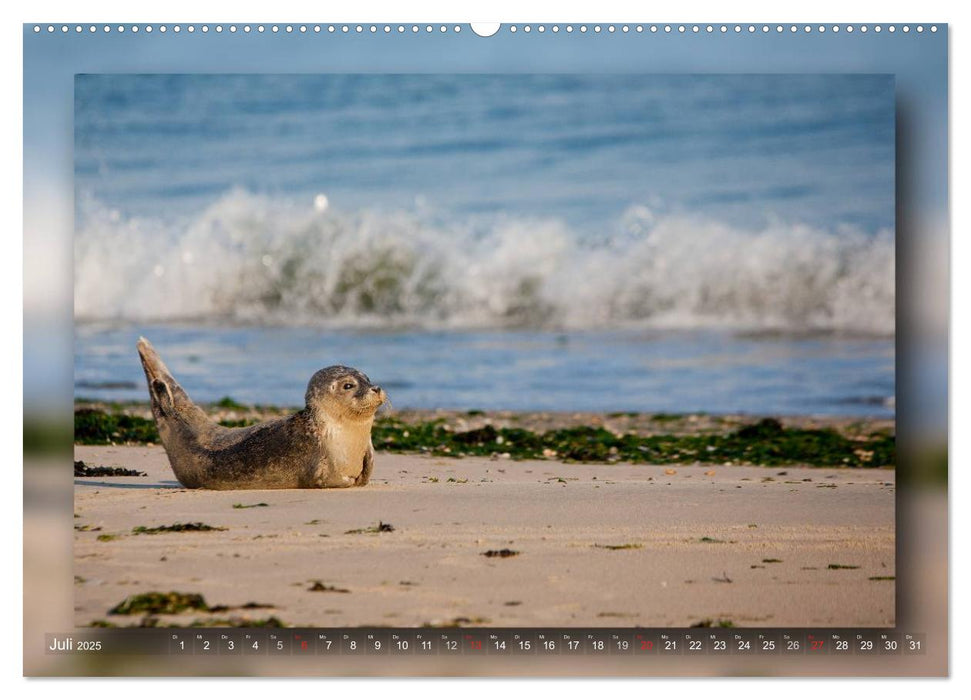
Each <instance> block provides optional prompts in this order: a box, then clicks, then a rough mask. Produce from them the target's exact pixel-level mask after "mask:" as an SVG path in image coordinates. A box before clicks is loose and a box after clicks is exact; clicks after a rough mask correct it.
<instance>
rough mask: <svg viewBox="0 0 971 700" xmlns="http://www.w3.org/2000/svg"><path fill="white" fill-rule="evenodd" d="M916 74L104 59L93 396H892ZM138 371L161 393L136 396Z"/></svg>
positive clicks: (82, 370) (878, 400)
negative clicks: (379, 70) (165, 383)
mask: <svg viewBox="0 0 971 700" xmlns="http://www.w3.org/2000/svg"><path fill="white" fill-rule="evenodd" d="M893 104H894V90H893V80H892V77H890V76H868V75H848V76H832V75H826V76H813V75H782V76H752V75H742V76H691V75H683V76H682V75H678V76H674V75H672V76H650V75H611V76H604V75H545V76H521V75H517V76H503V75H498V76H490V75H407V76H403V75H402V76H395V75H301V76H251V75H240V76H206V75H173V76H166V75H162V76H146V75H79V76H78V77H77V79H76V85H75V181H76V203H77V204H76V234H75V282H74V284H75V320H76V324H77V334H76V338H77V342H76V362H75V375H76V376H75V379H76V385H77V387H76V394H77V395H79V396H98V397H101V398H142V394H143V392H142V391H141V379H140V376H139V372H140V370H139V367H138V364H137V357H136V355H135V353H134V350H133V344H134V340H135V339H136V338H137V336H138V334H139V333H144V334H145V335H147V336H148V337H149V338H150V339H151V340H152V341H153V342H155V343H156V345H157V346H158V348H159V350H160V352H162V354H163V357H166V358H167V359H168V360H169V361H170V364H171V365H172V369H173V371H176V370H178V371H179V372H181V374H182V375H184V376H185V377H186V379H185V382H186V385H187V388H189V390H190V392H191V393H192V394H193V396H195V397H196V398H198V399H199V400H212V399H217V398H219V397H221V396H224V395H231V396H233V397H234V398H237V399H238V400H242V401H253V402H264V403H280V404H295V403H299V402H300V398H301V397H302V393H303V389H304V386H305V383H306V380H307V379H308V378H309V376H310V373H312V372H313V371H314V370H315V369H317V368H319V367H320V366H323V365H325V364H331V363H335V362H344V363H348V364H354V365H356V366H358V367H360V368H361V369H363V370H364V371H365V372H367V373H369V374H370V375H371V376H372V379H375V380H376V381H380V382H382V383H384V384H385V385H386V386H387V387H388V389H389V392H390V393H391V395H392V398H393V400H394V401H395V404H396V405H398V406H403V407H404V406H409V407H438V406H440V407H452V408H510V409H544V410H658V411H661V410H663V411H686V410H703V411H710V412H723V411H745V412H752V413H821V414H850V415H892V414H893V410H894V409H893V401H892V397H893V394H894V367H893V366H894V355H893V352H894V345H893V333H894V306H895V293H894V234H893V226H894V220H893V215H894V179H893V178H894V111H893ZM133 386H134V387H135V388H132V387H133Z"/></svg>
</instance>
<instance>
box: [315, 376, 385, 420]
mask: <svg viewBox="0 0 971 700" xmlns="http://www.w3.org/2000/svg"><path fill="white" fill-rule="evenodd" d="M387 400H388V396H387V394H385V393H384V389H382V388H381V387H379V386H375V385H374V384H372V383H371V380H370V379H368V377H367V375H366V374H364V373H363V372H359V371H358V370H356V369H354V368H353V367H344V366H341V365H335V366H333V367H326V368H324V369H322V370H320V371H319V372H317V373H316V374H314V376H313V377H311V378H310V384H309V385H308V386H307V407H308V408H310V409H312V410H316V411H319V412H322V413H324V414H327V415H330V416H333V417H335V418H341V419H351V420H354V419H357V420H365V419H370V418H372V417H373V416H374V412H375V411H377V410H378V408H379V407H380V406H381V404H383V403H384V402H385V401H387Z"/></svg>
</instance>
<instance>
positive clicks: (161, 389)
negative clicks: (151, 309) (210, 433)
mask: <svg viewBox="0 0 971 700" xmlns="http://www.w3.org/2000/svg"><path fill="white" fill-rule="evenodd" d="M136 347H137V348H138V355H139V357H141V359H142V368H143V369H144V370H145V378H146V379H147V380H148V393H149V396H151V398H152V412H153V413H154V414H155V417H156V418H172V417H177V418H181V419H182V420H183V421H186V422H190V423H191V422H199V421H201V422H203V423H207V422H209V419H208V417H207V416H206V414H205V413H204V412H203V410H202V409H201V408H199V407H198V406H196V405H195V404H194V403H192V399H190V398H189V395H188V394H187V393H185V390H184V389H183V388H182V387H181V386H179V383H178V382H177V381H175V377H173V376H172V373H171V372H169V368H168V367H166V366H165V363H164V362H162V358H161V357H159V356H158V353H157V352H155V348H153V347H152V344H151V343H150V342H148V340H146V339H145V338H139V339H138V343H137V344H136Z"/></svg>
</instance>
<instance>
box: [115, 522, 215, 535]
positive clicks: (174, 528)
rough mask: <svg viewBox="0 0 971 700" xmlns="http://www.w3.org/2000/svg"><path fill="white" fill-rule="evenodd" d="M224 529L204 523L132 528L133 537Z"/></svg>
mask: <svg viewBox="0 0 971 700" xmlns="http://www.w3.org/2000/svg"><path fill="white" fill-rule="evenodd" d="M228 529H229V528H225V527H214V526H212V525H206V524H205V523H175V524H174V525H159V526H157V527H145V526H144V525H139V526H138V527H133V528H132V530H131V532H132V534H133V535H159V534H161V533H163V532H214V531H217V530H228Z"/></svg>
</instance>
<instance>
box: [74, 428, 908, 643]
mask: <svg viewBox="0 0 971 700" xmlns="http://www.w3.org/2000/svg"><path fill="white" fill-rule="evenodd" d="M75 458H76V459H79V460H83V461H85V462H86V463H87V464H88V466H110V467H125V468H129V469H137V470H140V471H144V472H146V473H147V476H144V477H104V478H99V477H83V478H75V480H74V482H75V515H76V517H75V519H74V523H75V529H76V532H75V539H74V562H75V563H74V574H75V622H76V624H77V625H78V626H86V625H90V624H91V623H92V622H94V621H96V620H106V621H108V622H110V623H112V624H115V625H118V626H126V625H137V624H140V623H141V622H142V616H141V615H109V614H108V611H109V610H110V609H111V608H112V607H114V606H115V605H117V604H118V603H120V602H122V601H123V600H125V598H126V597H128V596H131V595H137V594H141V593H147V592H151V591H161V592H169V591H178V592H182V593H199V594H202V595H203V596H204V597H205V600H206V602H207V603H208V604H209V605H210V606H217V605H218V606H228V608H229V609H228V610H226V611H222V612H217V613H201V612H191V613H185V614H181V615H174V616H161V617H160V623H161V624H190V623H192V622H194V621H199V620H202V621H205V620H213V619H227V618H236V619H238V620H249V621H259V620H262V619H265V618H269V617H275V618H278V619H279V620H281V621H282V622H283V623H284V624H286V625H289V626H313V627H343V626H361V625H364V626H372V625H373V626H392V627H413V626H421V625H432V626H437V625H461V626H483V627H516V626H531V627H554V626H571V627H581V626H603V627H631V626H651V627H684V626H690V625H695V624H699V623H703V622H708V621H710V622H711V623H712V624H716V625H717V624H719V623H730V624H732V625H734V626H737V627H752V626H765V627H787V626H793V627H810V626H819V627H830V626H833V627H842V626H848V627H849V626H853V627H880V626H891V625H893V624H894V592H895V580H894V578H893V577H894V575H895V568H894V567H895V561H894V492H895V486H894V484H895V478H894V472H893V471H892V470H888V469H824V468H803V467H783V468H774V467H773V468H767V467H742V466H723V467H717V466H716V467H712V466H709V465H705V466H698V467H684V466H678V467H676V468H672V467H667V466H664V467H662V466H644V465H636V466H634V465H627V464H611V465H604V464H563V463H561V462H557V461H552V460H551V461H533V462H529V461H523V462H519V461H511V460H502V459H499V460H490V459H483V458H464V459H438V458H432V457H424V456H411V455H400V454H378V455H377V462H376V464H377V466H376V469H375V476H374V479H373V480H372V483H371V484H370V485H369V486H367V487H366V488H363V489H347V490H293V491H229V492H226V491H224V492H214V491H192V490H186V489H183V488H181V486H180V485H179V484H178V482H177V481H176V480H175V477H174V475H173V474H172V471H171V469H170V468H169V466H168V461H167V459H166V456H165V453H164V451H163V450H162V448H161V447H157V446H148V447H120V446H104V447H102V446H76V447H75ZM259 503H265V504H267V505H265V506H257V505H256V504H259ZM236 504H239V505H244V506H255V507H250V508H234V507H233V506H234V505H236ZM187 522H202V523H205V524H207V525H211V526H214V527H222V528H226V529H225V530H217V531H209V532H177V533H165V534H155V535H148V534H141V535H135V534H132V529H133V528H136V527H139V526H145V527H156V526H164V525H172V524H175V523H187ZM379 522H380V523H389V524H390V525H392V526H393V527H394V530H393V531H385V532H376V533H375V532H368V531H367V530H368V529H369V528H376V527H377V526H378V525H379ZM79 528H80V529H79ZM96 528H100V529H96ZM356 530H357V531H360V530H363V532H354V531H356ZM106 535H107V536H115V537H114V538H112V539H108V541H101V540H99V536H106ZM103 539H105V538H103ZM504 549H506V550H512V551H514V552H516V554H515V555H513V556H507V557H501V556H494V557H487V556H485V555H484V554H483V553H484V552H487V551H500V550H504ZM318 581H319V582H320V585H319V586H316V585H315V583H316V582H318ZM314 588H317V589H318V590H312V589H314ZM321 588H323V589H324V590H319V589H321ZM247 603H259V604H264V605H268V606H270V607H266V608H244V607H242V606H245V605H246V604H247Z"/></svg>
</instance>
